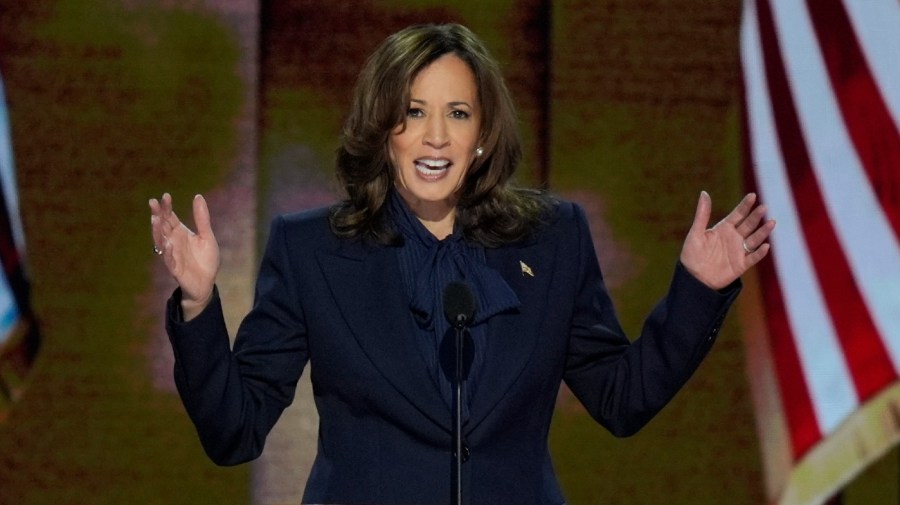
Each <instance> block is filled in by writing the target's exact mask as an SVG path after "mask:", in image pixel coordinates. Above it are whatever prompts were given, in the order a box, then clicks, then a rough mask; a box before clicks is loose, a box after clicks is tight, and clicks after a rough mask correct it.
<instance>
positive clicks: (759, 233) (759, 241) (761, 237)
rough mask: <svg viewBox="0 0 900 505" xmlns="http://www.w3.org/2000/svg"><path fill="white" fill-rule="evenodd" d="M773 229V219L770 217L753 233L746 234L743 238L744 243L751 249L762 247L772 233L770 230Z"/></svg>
mask: <svg viewBox="0 0 900 505" xmlns="http://www.w3.org/2000/svg"><path fill="white" fill-rule="evenodd" d="M774 229H775V220H774V219H770V220H768V221H766V222H765V223H763V224H762V226H760V227H759V228H757V229H756V231H754V232H753V233H751V234H750V235H748V236H747V238H745V239H744V244H746V246H747V248H748V249H750V250H751V251H755V250H757V249H759V248H760V247H762V245H763V244H764V243H765V242H766V241H767V240H769V236H770V235H771V234H772V230H774Z"/></svg>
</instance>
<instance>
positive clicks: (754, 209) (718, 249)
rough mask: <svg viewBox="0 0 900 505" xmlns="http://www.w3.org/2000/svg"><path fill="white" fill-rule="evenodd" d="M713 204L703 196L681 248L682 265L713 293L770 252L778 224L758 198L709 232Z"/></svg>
mask: <svg viewBox="0 0 900 505" xmlns="http://www.w3.org/2000/svg"><path fill="white" fill-rule="evenodd" d="M711 212H712V200H711V199H710V198H709V194H708V193H707V192H706V191H702V192H701V193H700V199H699V201H698V202H697V212H696V214H694V223H693V224H692V225H691V229H690V231H688V235H687V238H686V239H685V240H684V246H683V247H682V248H681V263H682V264H683V265H684V267H685V268H687V270H688V272H690V273H691V274H692V275H693V276H694V277H696V278H697V279H699V280H700V281H701V282H703V283H704V284H706V285H707V286H709V287H710V288H713V289H722V288H724V287H725V286H728V285H729V284H731V283H732V282H734V281H735V279H737V278H738V277H740V276H741V275H742V274H743V273H744V272H746V271H747V270H749V269H750V267H752V266H753V265H755V264H757V263H759V261H760V260H761V259H763V258H765V257H766V254H768V252H769V243H768V242H767V240H768V238H769V234H771V233H772V230H773V229H774V228H775V221H774V220H772V219H766V220H764V219H763V218H764V217H765V214H766V206H765V205H756V195H755V194H754V193H750V194H748V195H746V196H745V197H744V198H743V199H742V200H741V203H739V204H738V205H737V207H735V208H734V210H732V211H731V213H730V214H728V215H727V216H725V219H723V220H721V221H719V222H718V223H717V224H716V225H715V226H713V227H712V228H709V229H707V228H706V227H707V225H708V224H709V216H710V213H711Z"/></svg>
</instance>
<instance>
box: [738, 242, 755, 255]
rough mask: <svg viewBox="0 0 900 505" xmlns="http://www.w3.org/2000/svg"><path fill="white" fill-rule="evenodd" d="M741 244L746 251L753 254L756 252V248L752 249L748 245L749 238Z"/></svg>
mask: <svg viewBox="0 0 900 505" xmlns="http://www.w3.org/2000/svg"><path fill="white" fill-rule="evenodd" d="M741 245H742V246H743V247H744V252H746V253H747V254H753V253H755V252H756V249H750V246H748V245H747V239H744V241H743V242H742V243H741Z"/></svg>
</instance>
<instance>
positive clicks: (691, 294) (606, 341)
mask: <svg viewBox="0 0 900 505" xmlns="http://www.w3.org/2000/svg"><path fill="white" fill-rule="evenodd" d="M575 221H576V235H577V237H578V238H577V242H578V243H577V247H578V248H579V251H580V252H579V272H578V279H579V282H578V287H577V292H576V295H575V305H574V308H573V317H572V325H571V334H570V340H569V347H568V355H567V359H566V370H565V376H564V378H565V381H566V383H567V384H568V386H569V387H570V389H571V390H572V391H573V393H574V394H575V395H576V396H577V397H578V399H579V400H580V401H581V403H582V404H583V405H584V406H585V408H586V409H587V410H588V412H590V414H591V415H592V416H593V417H594V419H596V420H597V421H598V422H599V423H600V424H602V425H603V426H605V427H606V428H607V429H608V430H609V431H610V432H611V433H613V434H614V435H616V436H629V435H632V434H634V433H636V432H637V431H638V430H640V429H641V428H642V427H643V426H644V425H645V424H646V423H647V422H649V421H650V419H652V418H653V416H654V415H656V413H657V412H659V411H660V410H661V409H662V408H663V407H664V406H665V405H666V404H667V403H668V402H669V401H670V400H671V399H672V397H673V396H675V394H676V393H677V392H678V390H679V389H680V388H681V387H682V386H683V385H684V384H685V382H687V380H688V379H689V378H690V376H691V375H692V374H693V372H694V370H696V369H697V367H698V366H699V364H700V362H701V360H702V359H703V357H704V356H706V354H707V352H708V351H709V349H710V348H711V347H712V344H713V342H714V341H715V338H716V335H717V333H718V331H719V328H720V326H721V325H722V321H723V320H724V318H725V315H726V313H727V311H728V308H729V307H730V306H731V303H732V302H733V301H734V299H735V297H736V296H737V294H738V292H739V291H740V286H741V285H740V280H737V281H735V282H734V283H732V284H731V285H730V286H728V287H727V288H725V289H723V290H721V291H717V290H713V289H711V288H709V287H707V286H706V285H704V284H703V283H702V282H700V281H699V280H697V279H696V278H694V277H693V276H692V275H691V274H690V273H688V272H687V270H686V269H685V268H684V267H683V266H682V265H681V263H680V262H679V263H678V264H677V265H676V267H675V273H674V276H673V278H672V283H671V285H670V287H669V291H668V293H667V294H666V296H665V298H663V299H662V301H660V302H659V304H658V305H656V307H655V308H654V309H653V311H652V312H651V313H650V316H649V317H648V318H647V319H646V320H645V322H644V325H643V328H642V330H641V334H640V336H639V337H638V338H637V339H636V340H634V341H633V342H631V341H629V339H628V338H627V337H626V336H625V334H624V332H623V330H622V328H621V326H620V324H619V321H618V318H617V316H616V314H615V309H614V308H613V304H612V301H611V300H610V297H609V294H608V292H607V290H606V287H605V285H604V283H603V276H602V274H601V272H600V267H599V265H598V263H597V256H596V253H595V252H594V246H593V242H592V240H591V237H590V231H589V229H588V226H587V222H586V219H585V216H584V212H583V211H582V210H581V209H580V208H578V207H576V208H575Z"/></svg>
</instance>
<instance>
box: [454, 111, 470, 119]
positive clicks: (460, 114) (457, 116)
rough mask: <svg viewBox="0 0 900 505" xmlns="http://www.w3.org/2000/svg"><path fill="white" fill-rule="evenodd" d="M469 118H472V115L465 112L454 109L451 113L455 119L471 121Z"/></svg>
mask: <svg viewBox="0 0 900 505" xmlns="http://www.w3.org/2000/svg"><path fill="white" fill-rule="evenodd" d="M469 116H471V114H469V113H468V112H466V111H464V110H460V109H454V110H452V111H450V117H452V118H453V119H469Z"/></svg>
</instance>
